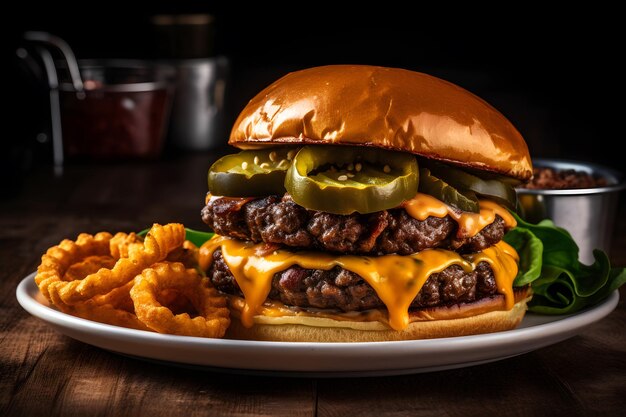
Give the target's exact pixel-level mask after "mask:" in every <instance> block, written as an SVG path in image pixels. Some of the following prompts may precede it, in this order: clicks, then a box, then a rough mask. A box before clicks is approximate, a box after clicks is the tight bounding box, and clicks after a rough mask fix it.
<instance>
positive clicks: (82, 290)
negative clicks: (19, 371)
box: [35, 224, 185, 305]
mask: <svg viewBox="0 0 626 417" xmlns="http://www.w3.org/2000/svg"><path fill="white" fill-rule="evenodd" d="M184 240H185V228H184V227H183V225H181V224H169V225H165V226H160V225H156V226H154V227H153V228H152V229H151V230H150V233H148V235H147V236H146V237H145V239H144V240H143V242H133V243H128V242H124V244H125V245H127V246H126V247H124V248H123V249H119V248H117V249H115V250H113V251H111V253H112V254H116V253H117V254H122V253H123V254H127V255H128V256H122V257H119V258H118V259H117V261H116V262H115V265H114V266H113V268H111V269H108V268H102V269H100V270H98V271H96V272H94V273H92V274H89V275H87V276H85V277H84V278H82V279H75V280H71V281H65V280H63V279H61V272H62V271H63V269H62V268H54V269H53V270H54V271H55V272H56V274H55V275H53V276H50V277H48V278H47V280H46V281H47V282H46V285H47V287H48V292H49V293H52V292H54V293H55V294H57V295H58V299H59V300H61V301H62V302H63V303H65V304H69V305H71V304H76V303H78V302H83V301H87V300H89V299H91V298H93V297H95V296H98V295H103V294H106V293H108V292H109V291H111V290H112V289H114V288H118V287H121V286H123V285H124V284H126V283H127V282H128V281H130V280H132V279H133V278H134V277H135V276H136V275H137V274H139V273H141V271H142V270H144V269H145V268H147V267H149V266H150V265H152V264H154V263H156V262H160V261H163V260H165V258H166V257H167V255H168V254H169V253H170V252H172V251H173V250H174V249H175V248H177V247H180V246H182V244H183V242H184ZM79 242H80V237H79ZM114 243H115V241H114ZM76 247H77V248H78V249H79V250H78V252H77V253H76V257H78V259H82V258H83V256H82V255H83V254H82V252H81V251H80V248H81V247H82V246H81V245H80V244H77V245H76ZM114 247H115V245H114ZM61 249H62V248H61ZM126 252H127V253H126ZM52 256H53V258H54V255H52ZM63 272H64V271H63ZM38 275H39V274H38ZM35 279H37V278H35ZM49 281H51V282H49Z"/></svg>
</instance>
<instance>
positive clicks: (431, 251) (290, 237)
mask: <svg viewBox="0 0 626 417" xmlns="http://www.w3.org/2000/svg"><path fill="white" fill-rule="evenodd" d="M229 144H230V145H232V146H234V147H236V148H238V149H239V152H237V153H232V154H229V155H226V156H224V157H222V158H220V159H219V160H217V161H216V162H215V163H213V164H212V166H211V168H210V169H209V173H208V183H209V187H208V189H209V190H208V194H207V197H206V201H205V202H206V205H205V207H204V208H203V209H202V212H201V215H202V219H203V221H204V223H206V224H207V225H208V226H209V228H210V229H211V230H212V231H214V232H215V236H214V237H213V238H212V239H211V240H209V241H208V242H206V243H205V244H204V245H203V246H202V247H201V249H200V260H201V266H200V267H201V268H202V269H203V271H204V272H205V273H206V275H207V276H208V277H209V278H210V280H211V281H212V283H213V285H214V286H215V287H216V288H217V289H218V290H219V291H221V292H222V293H224V294H226V295H227V296H228V298H229V306H230V309H231V312H232V317H233V320H232V324H231V326H230V328H229V330H228V333H227V336H229V337H233V338H239V339H253V340H273V341H314V342H363V341H386V340H410V339H423V338H435V337H450V336H460V335H470V334H478V333H488V332H496V331H502V330H507V329H512V328H514V327H516V326H517V325H518V324H519V323H520V321H521V320H522V318H523V316H524V314H525V312H526V304H527V302H528V301H529V299H530V297H531V291H530V289H529V288H528V286H524V287H515V286H514V285H513V283H514V280H515V277H516V275H517V272H518V263H519V256H518V254H517V253H516V251H515V249H513V248H512V247H511V246H510V245H508V244H507V243H505V242H504V241H503V240H502V238H503V236H504V235H505V233H507V232H508V231H509V230H511V229H512V228H514V227H515V226H516V219H515V217H514V216H513V215H512V213H511V211H514V209H515V207H516V194H515V190H514V187H515V186H516V185H517V184H519V183H520V182H522V181H526V180H528V179H529V178H530V177H531V176H532V165H531V160H530V156H529V153H528V147H527V145H526V143H525V141H524V139H523V138H522V136H521V135H520V133H519V132H518V131H517V130H516V129H515V127H514V126H513V125H512V124H511V123H510V122H509V121H508V120H507V119H506V118H505V117H504V116H503V115H502V114H501V113H499V112H498V111H497V110H496V109H494V108H493V107H492V106H490V105H489V104H488V103H486V102H485V101H483V100H482V99H480V98H478V97H477V96H475V95H473V94H471V93H470V92H468V91H466V90H464V89H462V88H460V87H458V86H456V85H454V84H451V83H449V82H446V81H444V80H441V79H439V78H436V77H433V76H430V75H427V74H423V73H419V72H413V71H409V70H404V69H398V68H386V67H376V66H363V65H331V66H321V67H314V68H309V69H305V70H301V71H295V72H291V73H289V74H287V75H285V76H284V77H282V78H280V79H279V80H277V81H275V82H274V83H273V84H271V85H269V86H268V87H267V88H265V89H264V90H263V91H261V92H260V93H259V94H258V95H257V96H255V97H254V98H252V100H250V101H249V103H248V104H247V105H246V106H245V108H244V109H243V110H242V111H241V113H240V114H239V116H238V118H237V119H236V121H235V123H234V126H233V128H232V131H231V134H230V139H229Z"/></svg>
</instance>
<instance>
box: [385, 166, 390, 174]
mask: <svg viewBox="0 0 626 417" xmlns="http://www.w3.org/2000/svg"><path fill="white" fill-rule="evenodd" d="M383 171H384V172H385V174H389V173H390V172H391V167H390V166H389V165H385V166H384V167H383Z"/></svg>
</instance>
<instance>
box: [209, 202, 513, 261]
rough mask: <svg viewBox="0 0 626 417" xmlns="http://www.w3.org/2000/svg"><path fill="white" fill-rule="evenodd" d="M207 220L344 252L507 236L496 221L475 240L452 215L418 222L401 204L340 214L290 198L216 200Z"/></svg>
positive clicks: (269, 239) (463, 245)
mask: <svg viewBox="0 0 626 417" xmlns="http://www.w3.org/2000/svg"><path fill="white" fill-rule="evenodd" d="M202 220H203V221H204V222H205V223H206V224H207V225H208V226H209V227H210V228H211V229H213V230H214V231H215V232H216V233H217V234H220V235H223V236H229V237H233V238H237V239H243V240H249V241H253V242H266V243H274V244H281V245H286V246H291V247H295V248H307V249H317V250H323V251H329V252H336V253H342V254H364V255H383V254H391V253H397V254H399V255H409V254H412V253H415V252H419V251H422V250H424V249H429V248H444V249H450V250H454V251H457V252H461V253H469V252H479V251H481V250H483V249H486V248H488V247H489V246H492V245H494V244H495V243H497V242H499V241H500V240H502V237H503V236H504V233H505V232H506V227H505V224H504V220H503V219H502V218H501V217H500V216H497V215H496V218H495V220H494V222H493V223H491V224H490V225H488V226H486V227H485V228H483V229H482V230H481V231H480V232H479V233H478V234H477V235H475V236H472V237H470V238H457V237H456V231H457V227H458V226H457V223H456V222H455V221H454V220H453V219H452V218H451V217H450V216H446V217H443V218H439V217H432V216H431V217H428V218H426V219H425V220H418V219H415V218H413V217H411V216H410V215H409V214H408V213H407V212H406V210H404V209H402V208H396V209H391V210H383V211H378V212H375V213H369V214H358V213H354V214H350V215H340V214H331V213H326V212H322V211H317V210H308V209H306V208H304V207H302V206H300V205H298V204H296V203H295V202H293V200H291V198H290V197H289V196H288V195H285V196H284V197H281V196H277V195H273V196H268V197H264V198H257V199H252V198H229V197H217V198H212V199H211V200H210V201H209V202H208V204H207V205H206V206H205V207H204V208H203V209H202Z"/></svg>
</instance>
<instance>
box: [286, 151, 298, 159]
mask: <svg viewBox="0 0 626 417" xmlns="http://www.w3.org/2000/svg"><path fill="white" fill-rule="evenodd" d="M294 156H296V150H295V149H292V150H290V151H289V152H287V159H289V160H290V161H291V160H292V159H293V157H294Z"/></svg>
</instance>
